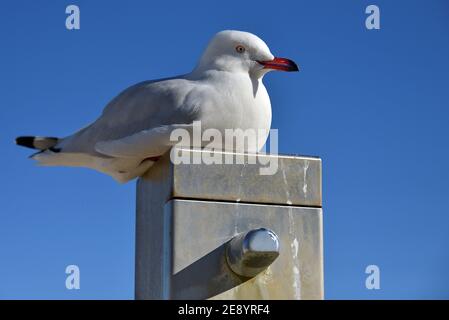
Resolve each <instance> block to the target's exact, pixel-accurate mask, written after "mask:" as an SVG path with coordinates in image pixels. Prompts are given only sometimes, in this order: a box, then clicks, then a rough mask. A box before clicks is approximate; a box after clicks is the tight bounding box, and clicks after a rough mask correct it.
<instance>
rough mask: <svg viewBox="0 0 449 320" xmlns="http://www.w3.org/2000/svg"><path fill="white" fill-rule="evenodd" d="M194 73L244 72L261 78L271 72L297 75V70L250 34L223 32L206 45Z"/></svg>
mask: <svg viewBox="0 0 449 320" xmlns="http://www.w3.org/2000/svg"><path fill="white" fill-rule="evenodd" d="M197 69H199V70H221V71H229V72H246V73H249V74H250V75H253V76H255V77H256V78H260V77H262V76H263V75H264V74H265V73H267V72H268V71H271V70H280V71H298V66H297V65H296V63H294V62H293V61H292V60H289V59H286V58H278V57H275V56H273V54H272V53H271V52H270V49H269V48H268V46H267V45H266V43H265V42H264V41H263V40H262V39H260V38H259V37H257V36H255V35H254V34H252V33H249V32H243V31H234V30H225V31H221V32H218V33H217V34H216V35H215V36H214V37H213V38H212V40H211V41H210V42H209V44H208V46H207V48H206V50H205V52H204V53H203V55H202V57H201V59H200V62H199V65H198V67H197Z"/></svg>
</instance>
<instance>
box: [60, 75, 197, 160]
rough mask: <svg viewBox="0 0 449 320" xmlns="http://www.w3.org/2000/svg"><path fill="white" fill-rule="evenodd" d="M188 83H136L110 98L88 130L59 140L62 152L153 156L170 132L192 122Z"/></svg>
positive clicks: (194, 114) (191, 88)
mask: <svg viewBox="0 0 449 320" xmlns="http://www.w3.org/2000/svg"><path fill="white" fill-rule="evenodd" d="M194 89H195V84H194V83H193V82H192V81H189V80H186V79H182V78H171V79H163V80H156V81H147V82H142V83H139V84H136V85H134V86H132V87H130V88H128V89H126V90H125V91H123V92H122V93H121V94H119V95H118V96H117V97H116V98H114V99H113V100H112V101H111V102H110V103H109V104H108V105H107V106H106V108H105V109H104V111H103V113H102V115H101V116H100V117H99V118H98V119H97V120H96V121H95V122H94V123H92V124H91V125H89V126H88V127H86V128H84V129H82V130H80V131H78V132H77V133H75V134H74V135H72V136H69V137H67V138H65V139H63V140H62V141H61V143H60V145H58V147H60V148H61V150H62V151H63V152H80V153H87V154H91V155H97V156H101V155H107V156H113V157H137V156H147V154H150V155H148V156H154V155H153V153H157V154H161V153H163V150H166V146H165V144H166V143H167V142H168V140H167V139H168V137H169V134H170V130H172V129H174V128H177V126H179V125H181V126H182V125H186V124H190V123H192V121H194V120H195V118H196V117H197V113H198V109H197V107H196V106H195V105H194V104H192V103H189V100H191V99H188V97H189V95H190V94H191V92H192V91H194Z"/></svg>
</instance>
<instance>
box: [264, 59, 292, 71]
mask: <svg viewBox="0 0 449 320" xmlns="http://www.w3.org/2000/svg"><path fill="white" fill-rule="evenodd" d="M257 62H259V63H260V64H261V65H263V67H264V69H274V70H281V71H299V69H298V66H297V65H296V63H295V62H293V61H292V60H290V59H285V58H274V59H273V60H270V61H257Z"/></svg>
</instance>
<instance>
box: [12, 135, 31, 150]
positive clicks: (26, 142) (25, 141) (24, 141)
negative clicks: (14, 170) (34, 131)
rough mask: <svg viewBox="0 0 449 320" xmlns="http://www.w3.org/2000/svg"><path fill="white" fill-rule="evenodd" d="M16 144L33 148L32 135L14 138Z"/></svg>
mask: <svg viewBox="0 0 449 320" xmlns="http://www.w3.org/2000/svg"><path fill="white" fill-rule="evenodd" d="M16 144H17V145H18V146H22V147H26V148H30V149H35V147H34V137H32V136H22V137H17V138H16Z"/></svg>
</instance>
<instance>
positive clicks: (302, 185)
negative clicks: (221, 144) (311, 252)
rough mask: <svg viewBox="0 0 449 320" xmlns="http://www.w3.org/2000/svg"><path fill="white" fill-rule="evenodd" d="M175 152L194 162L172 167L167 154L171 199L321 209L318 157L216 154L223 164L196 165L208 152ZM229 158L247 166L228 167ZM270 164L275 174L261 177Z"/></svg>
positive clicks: (188, 150)
mask: <svg viewBox="0 0 449 320" xmlns="http://www.w3.org/2000/svg"><path fill="white" fill-rule="evenodd" d="M176 152H178V153H181V152H183V155H184V157H186V158H188V159H191V161H190V164H178V165H173V164H172V163H171V162H170V159H169V156H168V155H166V156H165V157H164V158H163V159H161V160H159V161H163V162H164V163H166V164H167V165H168V166H169V171H170V173H171V177H172V179H173V186H172V190H171V192H172V193H171V195H170V196H171V197H172V198H187V199H201V200H223V201H239V202H251V203H267V204H269V203H273V204H288V205H296V206H314V207H321V204H322V203H321V159H319V158H312V157H301V156H298V157H295V156H284V155H279V156H275V155H257V156H256V155H253V154H249V155H248V154H247V155H242V154H237V155H236V154H232V153H229V152H219V151H215V152H214V154H215V156H216V157H217V158H218V159H222V160H223V161H222V162H223V164H205V163H201V164H193V161H194V160H193V159H195V158H196V159H200V158H201V155H204V153H207V151H201V150H195V149H193V150H191V149H182V148H179V149H177V150H176ZM209 153H210V152H209ZM229 155H230V156H233V157H234V161H236V157H237V156H241V158H242V159H243V161H244V163H243V164H232V165H230V164H225V163H224V161H225V160H226V157H228V156H229ZM270 161H271V163H272V166H273V172H274V174H273V175H261V174H260V172H261V170H264V169H266V168H267V167H268V166H269V165H268V163H270ZM159 165H161V163H159ZM275 168H277V170H274V169H275ZM152 170H153V169H151V170H150V175H151V171H152Z"/></svg>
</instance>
